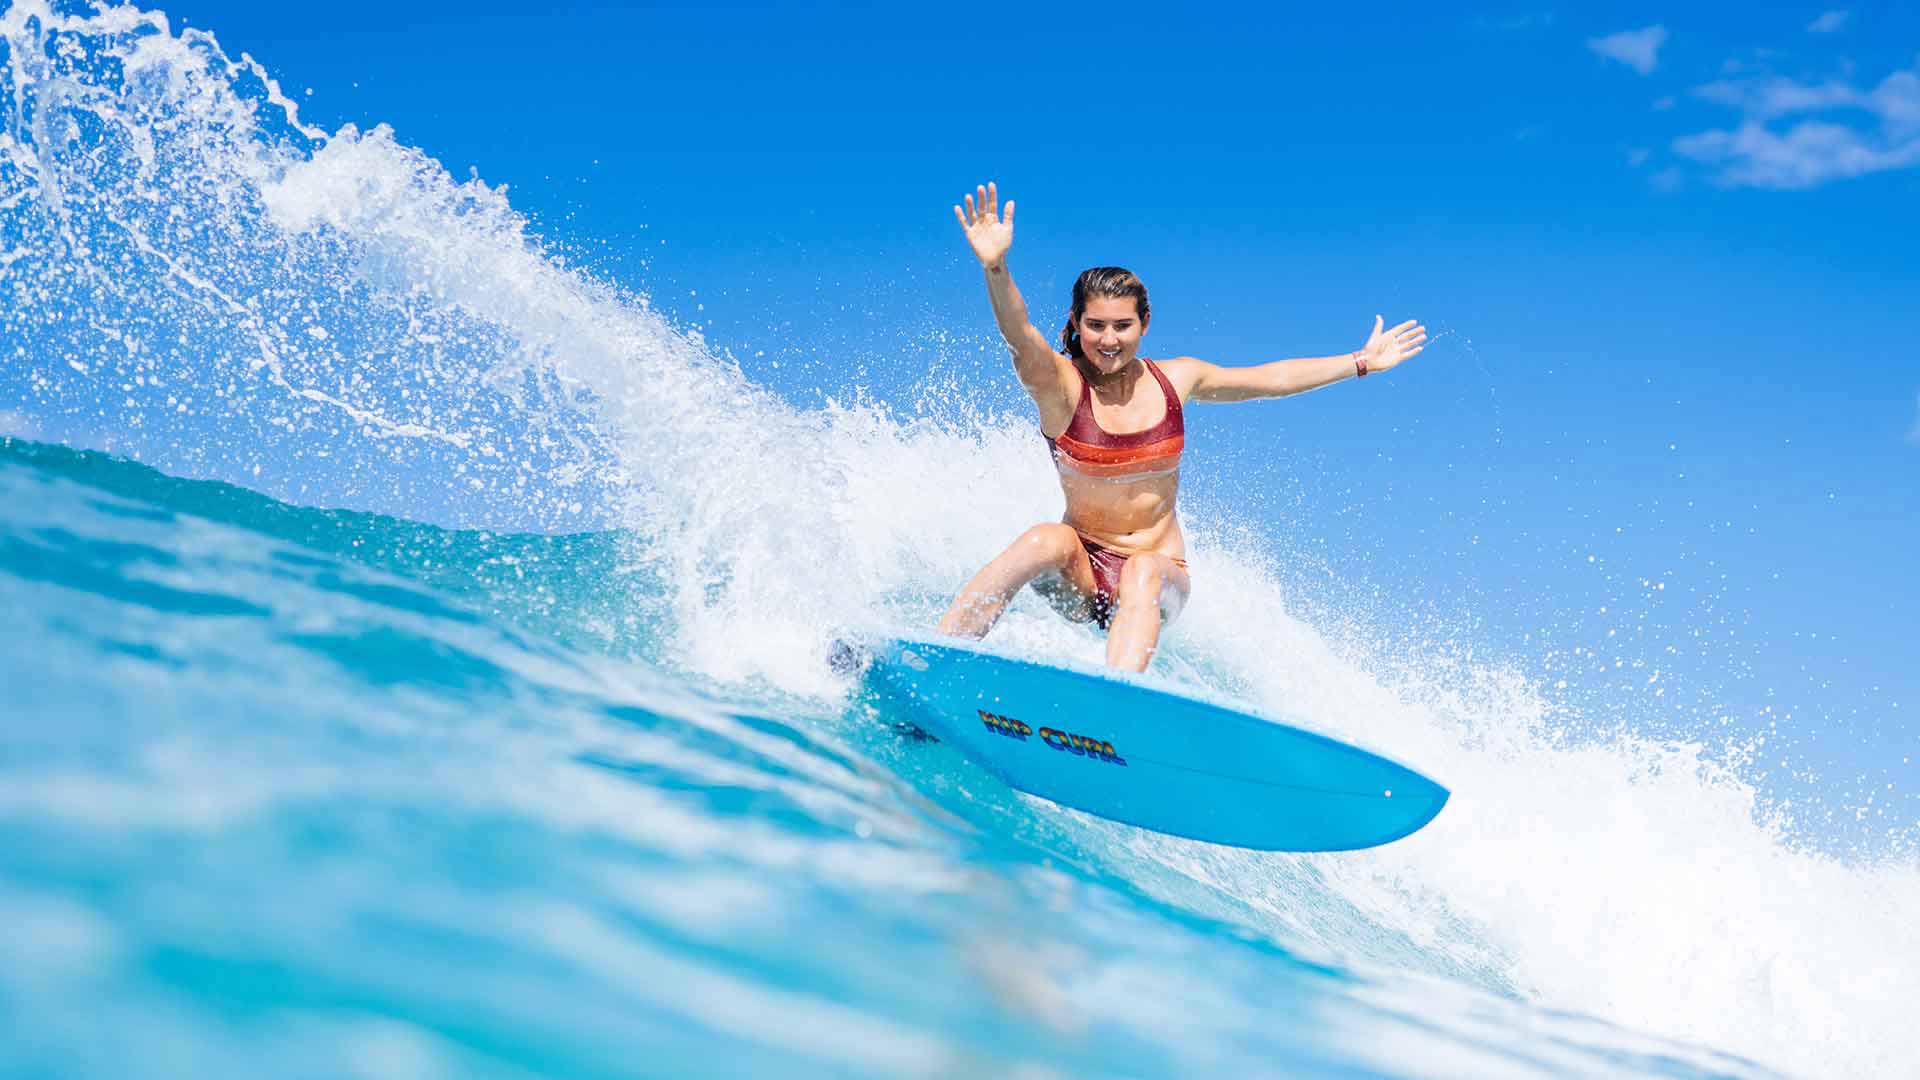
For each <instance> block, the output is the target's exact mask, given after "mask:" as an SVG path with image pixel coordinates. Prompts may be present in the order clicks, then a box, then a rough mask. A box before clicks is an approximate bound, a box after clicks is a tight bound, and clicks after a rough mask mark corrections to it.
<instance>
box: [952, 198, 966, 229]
mask: <svg viewBox="0 0 1920 1080" xmlns="http://www.w3.org/2000/svg"><path fill="white" fill-rule="evenodd" d="M953 219H954V220H955V221H958V222H959V223H960V227H961V228H962V229H964V228H966V227H967V215H966V213H965V212H964V211H962V210H961V209H960V204H959V203H955V204H954V206H953Z"/></svg>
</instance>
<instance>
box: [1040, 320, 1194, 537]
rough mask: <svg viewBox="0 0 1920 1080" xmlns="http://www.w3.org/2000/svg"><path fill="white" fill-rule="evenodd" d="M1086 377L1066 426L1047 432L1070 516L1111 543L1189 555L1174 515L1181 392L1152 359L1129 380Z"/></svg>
mask: <svg viewBox="0 0 1920 1080" xmlns="http://www.w3.org/2000/svg"><path fill="white" fill-rule="evenodd" d="M1076 370H1077V369H1076ZM1080 384H1081V385H1080V399H1079V402H1078V404H1077V405H1076V406H1075V408H1074V411H1073V414H1072V417H1071V418H1070V420H1069V421H1068V423H1067V426H1066V428H1065V430H1063V431H1061V432H1060V433H1059V434H1058V435H1057V436H1053V437H1049V438H1048V439H1047V443H1048V447H1049V449H1051V451H1052V453H1053V458H1054V462H1055V464H1056V466H1057V467H1058V469H1059V473H1060V489H1061V491H1062V493H1064V494H1065V495H1066V499H1067V512H1066V516H1065V518H1064V520H1065V522H1066V523H1067V524H1068V525H1071V526H1072V527H1073V528H1074V529H1075V530H1076V531H1078V532H1080V533H1082V534H1084V535H1086V536H1088V537H1091V538H1092V539H1094V540H1096V541H1098V542H1099V543H1101V544H1103V545H1105V546H1107V547H1111V548H1115V549H1118V550H1125V551H1152V552H1158V553H1160V554H1163V555H1174V556H1185V554H1186V539H1185V537H1183V536H1182V535H1181V533H1180V522H1179V519H1178V518H1177V517H1176V516H1175V514H1174V501H1175V496H1176V494H1177V492H1178V490H1179V486H1180V452H1181V450H1182V449H1183V447H1184V442H1185V417H1184V410H1183V409H1182V407H1181V402H1180V395H1179V393H1178V391H1177V390H1176V389H1175V387H1174V385H1173V384H1172V383H1171V382H1169V381H1168V379H1167V376H1166V374H1165V373H1164V372H1162V371H1160V370H1159V368H1158V366H1157V365H1155V364H1154V363H1153V362H1152V361H1150V360H1147V359H1145V358H1142V359H1141V361H1140V366H1139V369H1138V371H1137V373H1136V374H1134V376H1133V377H1132V378H1131V380H1130V381H1128V382H1118V381H1116V382H1115V383H1111V384H1108V385H1106V386H1096V385H1094V384H1093V383H1092V382H1090V381H1089V380H1088V379H1087V378H1086V377H1085V376H1084V375H1082V376H1081V377H1080ZM1043 434H1044V433H1043Z"/></svg>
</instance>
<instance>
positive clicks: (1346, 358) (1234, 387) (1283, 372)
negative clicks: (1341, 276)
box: [1191, 315, 1427, 401]
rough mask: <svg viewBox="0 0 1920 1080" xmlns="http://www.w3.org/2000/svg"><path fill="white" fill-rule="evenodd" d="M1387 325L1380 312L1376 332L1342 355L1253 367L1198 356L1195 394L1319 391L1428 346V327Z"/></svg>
mask: <svg viewBox="0 0 1920 1080" xmlns="http://www.w3.org/2000/svg"><path fill="white" fill-rule="evenodd" d="M1385 325H1386V320H1385V319H1383V318H1381V317H1380V316H1378V315H1375V316H1374V317H1373V333H1372V335H1370V336H1369V337H1368V338H1367V343H1366V344H1365V345H1363V346H1361V347H1360V348H1359V349H1356V350H1354V351H1353V352H1350V353H1341V354H1340V355H1338V356H1313V357H1306V358H1303V359H1299V360H1276V361H1274V362H1273V363H1271V364H1259V365H1255V366H1253V367H1220V366H1218V365H1216V364H1209V363H1207V362H1205V361H1203V360H1195V361H1193V362H1192V363H1193V364H1194V365H1195V367H1194V369H1193V370H1194V376H1193V393H1192V395H1191V397H1192V398H1193V399H1194V400H1196V401H1251V400H1253V399H1255V398H1270V397H1286V396H1287V395H1289V394H1299V393H1304V392H1306V391H1308V390H1318V389H1319V388H1321V387H1323V386H1326V385H1328V384H1330V383H1337V382H1339V381H1341V380H1342V379H1351V378H1355V377H1357V376H1360V375H1367V374H1371V373H1373V372H1377V371H1387V370H1390V369H1392V368H1394V367H1397V366H1399V364H1400V363H1401V361H1403V360H1410V359H1412V358H1413V357H1414V356H1417V355H1419V353H1420V350H1422V349H1424V348H1426V347H1427V345H1426V342H1427V328H1426V327H1424V326H1421V325H1420V324H1419V323H1417V322H1415V321H1413V320H1412V319H1408V320H1407V321H1406V322H1403V323H1401V324H1400V325H1399V326H1396V327H1394V328H1393V329H1391V330H1386V329H1383V327H1384V326H1385Z"/></svg>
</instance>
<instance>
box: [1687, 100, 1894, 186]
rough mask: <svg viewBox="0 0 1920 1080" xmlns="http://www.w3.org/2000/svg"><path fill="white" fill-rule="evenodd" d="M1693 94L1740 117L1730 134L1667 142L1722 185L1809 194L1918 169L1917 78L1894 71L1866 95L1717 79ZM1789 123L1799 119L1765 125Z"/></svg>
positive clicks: (1706, 134)
mask: <svg viewBox="0 0 1920 1080" xmlns="http://www.w3.org/2000/svg"><path fill="white" fill-rule="evenodd" d="M1694 94H1695V95H1696V96H1698V97H1700V98H1703V99H1705V100H1707V101H1711V102H1714V103H1715V104H1719V105H1725V106H1727V107H1728V108H1732V109H1737V110H1739V111H1740V113H1741V114H1742V115H1741V121H1740V124H1739V125H1738V126H1737V127H1733V128H1726V129H1720V130H1713V131H1703V132H1700V133H1698V134H1694V135H1685V136H1682V137H1680V138H1678V139H1675V140H1674V142H1673V149H1674V152H1675V153H1678V154H1680V155H1681V156H1682V157H1686V158H1691V159H1692V160H1694V161H1698V162H1700V163H1702V164H1705V165H1710V166H1713V167H1714V168H1715V169H1716V170H1717V171H1716V173H1715V176H1714V179H1715V180H1716V181H1717V182H1718V183H1721V184H1725V185H1729V186H1733V187H1742V186H1744V187H1762V188H1809V187H1814V186H1816V185H1819V184H1823V183H1826V182H1828V181H1830V180H1841V179H1847V178H1850V177H1855V176H1864V175H1866V174H1868V173H1876V172H1886V171H1888V170H1892V169H1905V168H1910V167H1913V166H1915V165H1920V71H1896V72H1894V73H1893V74H1891V75H1889V76H1887V77H1886V78H1885V79H1883V80H1881V82H1880V84H1879V85H1878V86H1875V87H1874V88H1873V89H1871V90H1863V89H1861V88H1859V87H1856V86H1853V85H1851V84H1849V83H1843V82H1839V81H1837V80H1831V79H1830V80H1828V81H1826V82H1822V83H1802V82H1795V81H1794V80H1792V79H1782V78H1777V77H1776V78H1765V79H1747V80H1724V79H1723V80H1721V81H1718V82H1712V83H1708V84H1706V85H1705V86H1701V87H1699V88H1697V89H1695V90H1694ZM1807 114H1817V115H1807ZM1789 117H1804V118H1803V119H1797V120H1795V121H1794V122H1793V123H1791V124H1790V125H1789V126H1788V127H1787V128H1786V129H1785V130H1775V129H1774V128H1773V127H1771V126H1769V125H1771V124H1772V123H1773V122H1774V121H1778V120H1781V119H1784V118H1789ZM1843 121H1844V122H1843Z"/></svg>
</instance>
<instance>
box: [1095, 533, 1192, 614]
mask: <svg viewBox="0 0 1920 1080" xmlns="http://www.w3.org/2000/svg"><path fill="white" fill-rule="evenodd" d="M1078 535H1079V537H1080V546H1081V547H1083V548H1086V549H1087V561H1088V562H1090V563H1092V564H1093V585H1094V593H1093V621H1094V623H1095V624H1097V625H1098V626H1099V627H1100V629H1102V630H1105V629H1107V627H1108V625H1110V624H1111V623H1112V622H1113V613H1114V610H1115V607H1116V604H1117V598H1118V597H1119V595H1120V571H1121V569H1122V568H1123V567H1125V566H1126V565H1127V560H1128V559H1130V558H1132V557H1133V556H1134V555H1136V554H1153V553H1152V552H1145V553H1142V552H1132V551H1124V550H1121V549H1119V548H1110V547H1107V546H1105V545H1103V544H1100V543H1098V542H1096V541H1095V540H1093V539H1092V538H1091V537H1089V536H1088V535H1087V534H1086V533H1078ZM1167 558H1169V559H1172V560H1173V564H1174V565H1175V566H1178V567H1179V568H1180V569H1182V570H1185V569H1186V568H1187V560H1185V559H1182V558H1179V557H1178V556H1174V555H1169V556H1167ZM1166 591H1167V592H1178V591H1179V590H1177V589H1169V590H1166ZM1185 602H1186V598H1185V597H1184V596H1180V597H1170V596H1166V595H1164V594H1163V596H1162V599H1161V601H1160V614H1161V619H1162V620H1163V621H1166V622H1171V621H1173V618H1174V616H1176V615H1178V614H1180V608H1181V607H1182V606H1184V605H1185Z"/></svg>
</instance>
